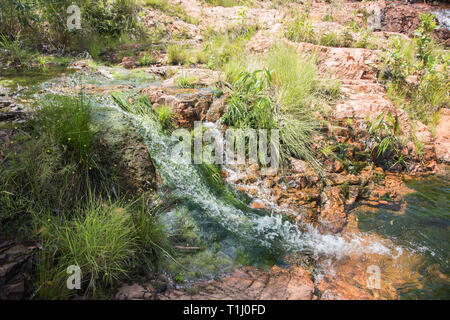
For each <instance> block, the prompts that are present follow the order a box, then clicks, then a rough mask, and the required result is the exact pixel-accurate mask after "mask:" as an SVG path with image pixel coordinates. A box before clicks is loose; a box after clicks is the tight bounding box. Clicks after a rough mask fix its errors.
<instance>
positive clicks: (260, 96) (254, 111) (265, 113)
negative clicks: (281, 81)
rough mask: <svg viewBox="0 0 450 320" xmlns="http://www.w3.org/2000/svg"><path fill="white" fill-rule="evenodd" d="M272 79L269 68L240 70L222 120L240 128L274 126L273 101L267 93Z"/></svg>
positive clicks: (266, 127) (269, 127) (268, 127)
mask: <svg viewBox="0 0 450 320" xmlns="http://www.w3.org/2000/svg"><path fill="white" fill-rule="evenodd" d="M271 81H272V77H271V74H270V72H269V71H268V70H267V69H266V70H256V71H254V72H247V71H243V72H240V73H239V74H238V75H237V76H236V82H235V83H234V88H233V94H232V96H231V98H230V100H229V102H228V107H227V111H226V113H225V115H224V116H223V118H222V121H223V122H224V123H226V124H228V125H231V126H235V127H239V128H258V129H271V128H273V127H274V120H273V115H272V102H271V100H270V98H269V97H268V96H267V94H266V92H267V89H268V88H269V87H270V84H271Z"/></svg>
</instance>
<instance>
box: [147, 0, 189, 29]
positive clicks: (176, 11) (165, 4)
mask: <svg viewBox="0 0 450 320" xmlns="http://www.w3.org/2000/svg"><path fill="white" fill-rule="evenodd" d="M145 4H146V5H147V6H150V7H152V8H155V9H158V10H161V11H163V12H165V13H166V14H168V15H169V16H175V17H178V18H180V19H181V20H183V21H185V22H187V23H191V24H195V25H198V19H196V18H194V17H191V16H190V15H188V14H187V13H186V11H185V10H184V9H183V7H182V6H180V5H178V4H173V3H169V1H168V0H145Z"/></svg>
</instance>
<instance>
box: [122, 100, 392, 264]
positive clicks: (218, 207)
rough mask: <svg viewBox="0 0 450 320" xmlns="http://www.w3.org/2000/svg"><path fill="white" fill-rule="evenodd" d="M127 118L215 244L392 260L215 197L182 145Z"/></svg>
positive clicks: (357, 242)
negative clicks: (181, 152) (177, 150)
mask: <svg viewBox="0 0 450 320" xmlns="http://www.w3.org/2000/svg"><path fill="white" fill-rule="evenodd" d="M115 107H116V109H118V110H120V111H121V112H125V111H123V110H122V109H120V108H119V107H117V106H115ZM125 113H126V114H127V116H129V117H131V119H132V120H133V121H134V123H135V124H136V125H137V126H138V127H139V128H140V130H141V131H142V134H143V135H144V137H145V141H146V144H147V146H148V148H149V151H150V154H151V156H152V159H153V160H154V163H155V166H156V167H157V168H158V170H159V173H160V175H161V176H162V177H163V179H164V181H165V183H166V184H167V185H168V186H169V188H170V189H172V191H173V195H174V196H176V197H177V198H179V199H183V200H184V201H186V202H187V203H188V204H189V205H190V208H191V210H190V214H191V215H192V216H193V218H194V219H195V221H196V223H197V224H198V225H199V226H200V228H201V229H202V230H203V233H204V234H206V235H207V234H208V233H209V232H210V231H211V230H213V229H214V231H215V233H216V235H217V234H218V235H219V236H220V237H222V239H217V238H215V240H216V241H217V240H219V241H220V240H224V239H226V241H230V238H232V239H233V240H234V241H238V242H239V243H240V245H241V246H244V247H245V248H246V249H247V250H250V251H252V252H256V253H257V254H262V252H269V253H271V254H276V255H278V256H280V257H282V256H283V255H284V254H286V253H287V252H308V253H311V254H313V255H315V256H323V255H324V256H334V257H341V256H344V255H346V254H354V253H358V252H362V251H364V252H365V253H368V252H371V253H378V254H390V249H388V248H387V247H386V246H384V245H382V244H381V243H378V242H376V243H367V242H366V240H364V239H362V238H361V237H358V236H355V237H353V238H351V239H344V238H343V237H341V236H339V235H332V234H321V233H319V232H318V231H317V230H316V229H314V228H313V227H312V226H308V227H307V228H306V231H304V232H301V231H299V230H298V228H297V227H296V226H295V225H294V224H293V223H291V222H290V221H288V220H285V219H283V216H282V215H280V214H276V215H273V214H266V215H260V214H257V213H255V212H253V211H252V210H250V208H248V210H243V209H241V208H238V207H237V206H235V205H233V204H230V203H229V202H228V201H226V200H225V199H223V198H221V197H219V196H217V195H216V194H214V192H212V190H211V187H210V186H209V185H208V183H207V181H205V179H204V177H203V176H202V175H201V173H200V172H199V170H198V165H195V164H192V163H191V161H189V160H186V159H184V160H183V159H182V158H179V157H178V158H177V157H175V154H174V147H175V145H176V143H177V142H178V140H176V138H173V137H171V136H169V135H167V134H166V133H165V132H164V131H163V130H162V129H161V127H160V125H159V124H158V123H157V122H156V121H155V120H154V119H153V118H152V117H149V116H139V115H136V114H131V113H128V112H125Z"/></svg>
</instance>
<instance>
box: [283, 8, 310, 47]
mask: <svg viewBox="0 0 450 320" xmlns="http://www.w3.org/2000/svg"><path fill="white" fill-rule="evenodd" d="M285 36H286V38H288V39H289V40H291V41H296V42H310V43H316V41H317V39H316V34H315V30H314V27H313V24H312V21H311V20H309V12H308V11H306V12H303V13H298V14H296V15H295V17H294V18H293V19H290V20H288V21H287V23H286V31H285Z"/></svg>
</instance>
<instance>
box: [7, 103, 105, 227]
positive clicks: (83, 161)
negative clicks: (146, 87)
mask: <svg viewBox="0 0 450 320" xmlns="http://www.w3.org/2000/svg"><path fill="white" fill-rule="evenodd" d="M90 112H91V111H90V106H89V105H88V104H87V103H86V102H85V100H83V98H80V99H77V98H71V97H59V96H49V97H47V98H46V99H44V101H43V107H42V108H41V109H40V110H38V111H37V112H36V114H35V118H34V119H33V120H32V121H30V122H29V123H28V125H27V126H26V127H24V128H23V129H21V130H19V131H18V132H17V133H16V134H15V136H14V140H16V143H14V144H12V145H10V146H9V148H8V149H6V150H5V151H8V150H9V151H8V153H7V160H6V161H5V162H4V163H3V164H2V166H0V172H1V175H0V182H1V186H2V187H1V188H2V190H1V195H0V219H3V218H4V219H6V220H7V221H9V219H12V222H14V217H18V218H20V217H21V215H22V214H23V212H34V211H36V212H40V211H43V210H55V211H56V212H58V211H61V210H66V209H69V208H71V207H73V206H74V205H75V204H78V203H80V202H83V201H85V200H86V197H87V195H88V192H89V190H91V188H92V190H95V191H96V192H103V191H104V190H108V189H109V188H112V186H113V185H114V177H113V174H112V173H111V171H110V170H108V169H107V168H105V164H104V162H105V161H104V159H102V158H101V155H100V154H99V153H98V152H95V150H97V149H98V147H99V144H100V143H99V140H98V137H97V136H96V135H95V134H94V132H93V131H92V128H91V115H90ZM2 221H3V220H2ZM5 226H6V223H5Z"/></svg>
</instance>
